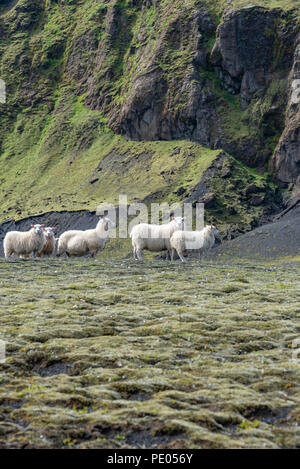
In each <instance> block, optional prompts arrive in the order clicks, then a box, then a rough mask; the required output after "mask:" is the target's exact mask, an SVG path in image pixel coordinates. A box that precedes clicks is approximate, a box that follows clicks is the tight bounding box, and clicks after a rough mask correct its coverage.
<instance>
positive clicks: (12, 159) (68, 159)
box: [0, 0, 279, 219]
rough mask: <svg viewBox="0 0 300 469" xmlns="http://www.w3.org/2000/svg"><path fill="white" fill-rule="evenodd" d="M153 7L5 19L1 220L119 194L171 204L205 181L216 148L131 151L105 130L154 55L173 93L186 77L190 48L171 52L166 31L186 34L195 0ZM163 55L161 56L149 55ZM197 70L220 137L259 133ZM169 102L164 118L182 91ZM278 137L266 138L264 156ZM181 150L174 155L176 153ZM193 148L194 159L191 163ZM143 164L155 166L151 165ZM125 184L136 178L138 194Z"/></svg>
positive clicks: (53, 8)
mask: <svg viewBox="0 0 300 469" xmlns="http://www.w3.org/2000/svg"><path fill="white" fill-rule="evenodd" d="M113 5H115V7H114V8H116V9H117V10H116V11H117V14H113V12H114V8H111V7H113ZM149 5H150V3H149V4H147V6H146V5H145V6H144V7H143V8H141V7H140V6H138V5H135V4H132V2H129V1H125V0H122V1H121V0H120V1H117V2H109V3H105V2H92V1H87V0H86V1H82V2H76V3H75V2H63V3H57V2H54V1H47V2H38V1H34V2H29V1H28V0H20V1H19V2H18V5H17V7H16V8H12V9H11V10H10V11H9V12H7V13H6V14H3V15H1V17H0V28H1V34H2V35H1V38H2V40H1V44H0V74H1V78H3V79H5V81H6V82H7V85H8V86H7V90H8V103H7V105H5V106H4V107H3V108H1V111H3V112H2V113H1V119H0V130H1V132H0V140H1V142H0V143H1V157H0V162H1V168H2V169H1V196H0V197H1V209H2V210H1V211H2V212H3V215H2V216H1V218H2V219H6V218H8V217H11V216H14V217H15V216H16V217H17V218H20V217H23V216H27V215H29V214H32V213H41V212H44V211H49V210H61V209H70V210H73V209H78V208H91V209H95V206H96V205H97V204H98V203H99V202H100V201H102V200H106V199H107V198H109V199H112V198H113V197H115V195H116V193H119V192H120V191H121V190H122V191H126V193H129V195H130V197H132V198H133V199H142V198H145V197H147V196H149V195H151V194H155V193H156V194H159V193H161V194H162V195H163V197H165V198H168V200H173V199H176V197H174V194H173V192H176V189H178V188H179V187H180V186H184V187H185V188H187V189H189V188H190V187H192V185H193V184H194V183H195V182H197V179H198V180H199V179H200V178H201V175H202V174H203V171H204V170H205V169H206V167H207V165H208V164H209V163H210V162H211V161H212V160H213V159H214V156H215V155H216V154H217V153H215V152H214V151H212V152H211V151H210V150H206V149H204V148H202V147H200V146H199V147H196V146H195V147H193V146H194V144H193V143H190V142H180V143H179V142H171V143H168V142H159V143H154V142H150V143H143V142H140V143H129V142H126V141H125V140H124V139H122V138H121V137H117V136H115V135H113V134H112V132H111V131H109V130H108V129H107V123H108V117H109V115H110V114H109V112H110V110H112V109H114V110H118V106H119V105H120V104H121V103H122V102H124V100H125V98H126V96H127V94H128V93H130V87H131V83H132V81H133V80H134V78H136V77H137V76H138V75H139V74H140V73H142V72H143V70H144V69H145V68H147V61H149V60H150V59H151V57H152V56H153V57H154V58H155V57H160V60H159V63H156V62H155V63H156V65H158V66H160V67H161V68H162V69H163V71H164V73H165V76H166V77H167V79H168V80H173V83H174V90H175V88H176V86H177V83H179V82H180V81H181V80H182V77H183V74H184V73H187V70H188V64H189V63H190V61H191V51H192V46H193V44H192V41H191V42H187V36H186V34H182V36H180V37H181V43H180V44H179V47H177V42H176V41H175V43H173V39H174V38H173V35H174V34H173V33H174V32H175V33H176V32H178V25H179V26H180V28H179V29H183V30H184V29H185V28H186V26H187V25H189V22H190V21H191V19H192V16H193V13H194V11H195V9H196V7H198V6H199V5H200V4H199V2H196V1H194V0H192V1H189V2H185V3H184V5H182V2H177V1H169V0H165V1H164V2H160V6H159V8H158V7H157V8H155V7H153V6H149ZM217 5H221V2H218V3H217V2H210V3H207V6H210V7H211V8H212V9H214V11H215V12H217ZM213 18H214V21H215V22H216V24H217V22H218V21H220V17H218V15H213ZM114 21H116V24H115V26H114ZM181 23H182V28H181ZM214 39H215V31H213V30H212V31H211V32H210V33H209V34H208V36H207V37H204V38H203V40H204V42H205V44H206V45H207V50H208V51H209V50H211V48H212V46H213V43H214ZM85 40H86V42H82V41H85ZM175 46H176V47H175ZM99 50H101V51H102V52H103V54H102V55H101V57H102V58H103V62H102V63H101V67H100V69H99V70H98V69H97V66H96V65H95V61H94V60H93V59H94V55H95V53H96V52H97V51H99ZM160 51H161V52H162V53H161V55H159V54H158V55H155V54H157V52H160ZM146 52H147V53H146ZM77 53H80V54H79V55H77ZM72 54H73V55H72ZM143 57H146V58H147V61H146V62H144V61H143ZM137 59H138V60H137ZM145 60H146V59H145ZM155 60H156V59H155ZM150 62H151V60H150ZM78 64H81V69H80V68H78V67H77V65H78ZM107 73H108V75H107ZM199 73H200V77H201V78H204V79H206V80H207V86H209V87H210V88H212V90H213V94H214V99H215V102H216V103H217V108H218V114H219V115H218V117H219V119H220V121H221V123H222V127H223V131H224V133H225V134H226V137H227V138H229V137H230V138H232V140H241V141H243V139H244V138H246V137H247V132H248V136H249V135H250V137H251V135H255V132H256V131H257V126H255V125H254V123H255V122H256V121H257V122H259V123H260V121H261V116H260V113H261V108H262V107H263V106H260V105H259V106H257V107H256V108H253V112H252V111H251V112H252V113H250V111H247V112H245V111H241V109H240V101H239V98H237V97H235V96H232V95H230V94H229V93H227V92H226V91H224V90H223V89H222V88H221V86H220V83H219V81H218V78H217V77H216V75H215V74H214V73H213V72H209V71H207V70H206V71H205V70H204V69H203V70H201V69H199ZM87 75H88V76H89V77H90V76H91V75H92V76H93V77H94V78H93V79H94V84H95V88H94V90H96V91H95V95H96V96H100V97H102V96H103V97H105V96H106V98H105V102H103V103H102V104H103V106H102V104H101V103H98V104H97V105H95V106H96V107H97V106H98V107H101V106H102V107H103V109H102V111H101V112H100V111H97V110H96V111H91V110H88V108H87V105H89V107H93V105H92V103H90V102H89V99H91V96H89V93H88V89H87V83H86V76H87ZM171 98H172V97H171ZM171 98H170V99H171ZM103 99H104V98H103ZM171 101H172V99H171ZM171 101H170V108H169V109H168V112H170V113H172V112H174V113H175V114H176V112H179V111H180V107H182V106H183V107H184V106H185V97H184V94H182V95H181V98H180V99H179V100H178V101H176V102H172V103H171ZM270 102H271V101H270ZM100 104H101V105H100ZM270 106H271V104H270ZM251 109H252V108H251ZM249 113H250V114H249ZM253 116H254V117H253ZM259 125H260V124H259ZM278 137H279V135H277V134H275V135H273V136H271V137H266V139H265V142H267V145H268V146H269V154H270V155H271V153H272V149H273V148H274V146H275V144H276V139H278ZM268 139H269V140H270V142H269V140H268ZM178 145H179V147H180V149H181V151H180V152H179V153H178V154H177V155H175V156H171V154H172V153H173V149H174V146H176V147H177V146H178ZM191 148H194V150H192V151H190V149H191ZM126 151H127V152H128V153H127V155H126ZM189 151H190V153H191V154H192V153H193V154H194V156H193V157H191V158H190V161H189V162H188V159H189V158H186V156H185V155H186V154H188V153H189ZM112 153H114V155H119V156H118V157H116V156H115V160H113V161H115V164H116V166H115V168H116V171H115V174H114V175H113V174H107V173H106V174H105V177H102V176H101V177H99V180H98V181H96V182H95V183H93V184H90V183H91V181H92V180H93V179H97V177H98V175H97V174H96V175H94V172H95V170H96V169H97V166H98V165H99V163H100V162H101V161H104V160H105V158H106V157H108V160H107V162H109V159H110V156H109V155H112ZM200 154H201V155H202V156H203V155H204V157H205V158H202V157H201V158H200V156H199V155H200ZM142 155H148V156H147V158H146V157H145V156H144V157H142ZM150 156H151V158H150ZM239 156H241V157H242V158H246V156H245V155H239ZM145 159H147V161H148V162H149V161H150V163H149V164H148V163H147V165H146V167H145V165H144V164H143V163H142V161H145ZM133 161H135V163H136V165H137V166H136V167H135V168H134V167H133V166H134V165H133ZM118 162H119V163H120V164H119V165H118ZM121 163H122V164H121ZM107 166H108V165H107ZM126 167H128V169H127V170H126V171H124V168H126ZM160 167H161V169H160ZM146 169H147V170H146ZM159 169H160V171H159ZM193 171H194V172H195V174H194V176H193V177H192V176H191V173H192V172H193ZM173 172H174V174H173ZM96 173H97V171H96ZM121 173H122V177H120V174H121ZM146 173H147V174H146ZM103 174H104V173H103ZM132 180H134V181H137V184H136V187H135V188H134V190H133V189H132V187H131V186H132V184H131V183H132ZM129 182H130V184H129ZM145 184H148V188H147V190H146V189H145ZM168 188H169V189H168ZM173 189H174V190H173ZM157 197H159V196H158V195H157Z"/></svg>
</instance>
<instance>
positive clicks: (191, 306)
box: [0, 259, 300, 448]
mask: <svg viewBox="0 0 300 469" xmlns="http://www.w3.org/2000/svg"><path fill="white" fill-rule="evenodd" d="M299 286H300V282H299V266H296V265H288V266H285V267H277V266H275V267H274V266H273V267H272V266H254V265H250V264H247V265H220V264H219V265H215V264H212V263H211V264H209V263H205V264H203V265H199V264H198V263H193V262H192V263H189V264H187V265H181V263H179V262H178V263H173V264H171V263H169V262H164V261H152V262H148V261H145V262H143V263H140V264H138V263H133V262H132V261H126V262H125V261H116V262H109V261H105V262H103V261H100V260H98V262H94V261H91V260H89V259H82V260H79V261H78V260H75V261H74V260H72V261H70V262H68V261H66V260H60V261H57V260H55V259H51V260H45V261H44V260H42V261H32V260H30V261H10V262H8V263H7V262H4V261H2V260H1V261H0V295H1V296H0V315H1V316H0V317H1V331H0V338H1V339H2V340H4V341H6V342H7V353H6V362H5V364H2V365H0V447H2V448H16V447H17V448H40V447H42V448H45V447H46V448H67V447H75V448H139V447H141V448H279V447H280V448H283V447H285V448H286V447H293V448H295V447H300V427H299V426H298V425H299V423H300V356H299V362H297V361H293V360H292V358H293V352H294V357H295V356H296V354H297V353H296V352H297V350H296V349H293V345H295V342H294V341H295V339H299V338H300V319H299V313H300V305H299V293H300V288H299ZM299 355H300V354H299Z"/></svg>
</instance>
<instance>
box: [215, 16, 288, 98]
mask: <svg viewBox="0 0 300 469" xmlns="http://www.w3.org/2000/svg"><path fill="white" fill-rule="evenodd" d="M282 16H284V13H283V12H282V11H281V10H272V11H270V10H267V9H265V8H261V7H250V8H244V9H242V10H239V11H234V10H232V11H230V12H229V13H227V14H226V15H225V16H224V17H223V21H222V23H221V24H220V26H219V27H218V30H217V41H216V43H215V46H214V49H213V51H212V62H213V64H214V66H215V69H216V71H217V73H218V74H219V76H220V78H221V80H222V83H223V86H224V88H225V89H227V90H228V91H229V92H231V93H233V94H234V93H241V98H242V105H243V107H246V106H247V104H248V103H249V102H250V101H251V99H252V98H253V96H254V95H255V94H257V93H258V92H260V93H262V92H263V91H264V89H265V87H266V86H267V85H268V81H270V75H271V74H272V73H273V72H274V71H275V69H276V67H277V65H278V64H277V61H278V59H279V58H278V57H276V42H277V46H278V45H279V44H280V49H281V50H280V67H281V69H282V70H287V69H289V68H290V67H291V63H292V54H291V49H290V47H291V45H292V42H293V36H294V32H293V30H291V31H289V30H282V29H281V27H280V22H279V20H280V19H281V17H282ZM277 52H278V51H277Z"/></svg>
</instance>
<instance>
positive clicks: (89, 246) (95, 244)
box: [56, 217, 115, 257]
mask: <svg viewBox="0 0 300 469" xmlns="http://www.w3.org/2000/svg"><path fill="white" fill-rule="evenodd" d="M114 226H115V225H114V223H113V222H112V221H111V220H110V219H109V218H107V217H103V218H101V219H100V220H99V222H98V224H97V226H96V228H95V229H93V230H85V231H82V230H71V231H65V232H64V233H63V234H62V235H61V236H60V237H59V240H58V249H57V254H56V255H57V257H60V256H61V255H62V254H64V253H66V255H67V257H71V256H85V255H86V254H90V255H91V257H95V255H96V254H97V253H98V252H99V251H102V250H103V249H104V247H105V244H106V240H107V237H108V230H109V228H113V227H114Z"/></svg>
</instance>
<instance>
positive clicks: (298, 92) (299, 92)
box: [273, 35, 300, 185]
mask: <svg viewBox="0 0 300 469" xmlns="http://www.w3.org/2000/svg"><path fill="white" fill-rule="evenodd" d="M289 88H290V92H289V102H288V106H287V112H286V126H285V129H284V132H283V134H282V136H281V138H280V141H279V144H278V146H277V148H276V150H275V153H274V157H273V163H274V168H275V174H276V177H277V179H278V180H279V181H280V182H281V183H283V184H285V185H286V184H288V183H296V185H300V184H299V175H300V35H299V37H298V45H297V47H296V50H295V54H294V64H293V68H292V71H291V74H290V77H289Z"/></svg>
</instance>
